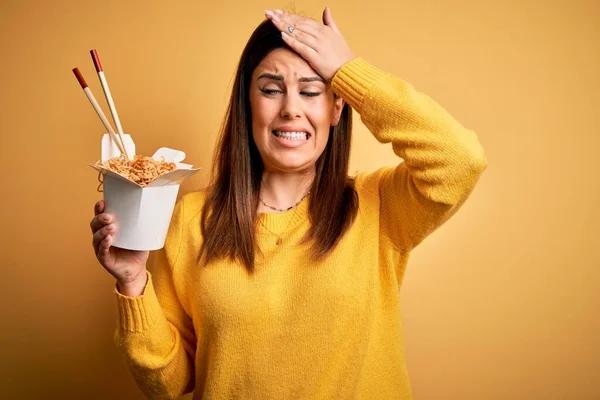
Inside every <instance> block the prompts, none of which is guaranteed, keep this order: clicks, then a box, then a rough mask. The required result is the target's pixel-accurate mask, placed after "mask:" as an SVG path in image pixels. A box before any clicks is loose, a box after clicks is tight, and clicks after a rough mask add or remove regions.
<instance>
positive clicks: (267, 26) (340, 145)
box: [200, 20, 358, 272]
mask: <svg viewBox="0 0 600 400" xmlns="http://www.w3.org/2000/svg"><path fill="white" fill-rule="evenodd" d="M278 48H288V49H289V47H288V46H287V45H286V44H285V42H284V41H283V40H282V39H281V34H280V32H279V30H277V28H276V27H274V26H273V24H272V23H271V21H269V20H266V21H264V22H263V23H261V24H260V25H259V26H258V27H257V28H256V30H255V31H254V32H253V34H252V36H251V37H250V40H248V43H247V44H246V47H245V49H244V51H243V53H242V56H241V58H240V62H239V65H238V68H237V72H236V76H235V81H234V84H233V89H232V92H231V98H230V100H229V106H228V107H227V111H226V113H225V118H224V120H223V125H222V127H221V134H220V137H219V141H218V144H217V148H216V151H215V155H214V160H213V175H212V182H211V185H210V187H209V189H208V193H207V197H206V202H205V204H204V208H203V210H202V219H201V229H202V235H203V237H204V242H203V244H202V249H201V251H200V259H201V260H202V261H203V263H205V264H208V263H209V262H210V261H212V260H216V259H221V258H225V257H226V258H229V259H231V260H238V261H240V262H241V263H242V264H244V266H245V267H246V268H247V269H248V271H250V272H252V271H253V266H254V259H255V254H256V250H257V249H256V223H257V221H258V219H257V209H258V201H259V194H260V185H261V179H262V174H263V168H264V167H263V162H262V159H261V157H260V153H259V152H258V148H257V147H256V144H255V143H254V139H253V137H252V115H251V111H250V95H249V89H250V83H251V79H252V73H253V72H254V69H255V68H256V67H257V66H258V64H259V63H260V62H261V61H262V60H263V58H265V57H266V56H267V54H269V53H270V52H271V51H273V50H275V49H278ZM351 140H352V109H351V107H350V106H348V104H346V105H344V108H343V110H342V115H341V118H340V121H339V123H338V124H337V126H335V127H331V128H330V131H329V140H328V142H327V147H326V148H325V150H324V151H323V154H322V155H321V156H320V157H319V159H318V160H317V162H316V176H315V179H314V181H313V183H312V187H311V195H310V197H309V199H315V200H309V206H308V207H309V218H310V222H311V227H310V229H309V231H308V232H307V234H306V237H305V238H304V241H305V242H309V241H312V242H313V243H312V247H311V256H312V257H313V258H314V259H320V258H322V257H324V256H326V255H327V254H328V253H329V252H330V251H331V250H332V249H333V248H334V247H335V245H336V244H337V243H338V241H339V240H340V238H341V237H342V236H343V234H344V233H345V232H346V231H347V230H348V229H349V228H350V226H352V223H353V221H354V219H355V218H356V214H357V213H358V195H357V193H356V191H355V190H354V183H353V181H352V180H351V179H349V178H348V163H349V158H350V143H351Z"/></svg>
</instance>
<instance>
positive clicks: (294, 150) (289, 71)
mask: <svg viewBox="0 0 600 400" xmlns="http://www.w3.org/2000/svg"><path fill="white" fill-rule="evenodd" d="M343 106H344V103H343V100H342V99H339V98H338V99H336V98H334V96H333V92H332V90H331V87H330V86H329V85H328V84H326V83H325V82H324V81H323V79H322V78H321V77H319V75H317V73H316V72H315V71H314V70H313V69H312V68H311V66H310V65H309V64H308V63H307V62H306V61H305V60H304V59H303V58H302V57H300V56H299V55H298V54H296V53H294V52H293V51H291V50H288V49H276V50H273V51H272V52H271V53H269V54H268V55H267V56H266V57H265V58H264V59H263V60H262V61H261V63H260V64H259V65H258V66H257V67H256V69H255V70H254V72H253V73H252V82H251V84H250V107H251V111H252V136H253V138H254V142H255V143H256V147H257V148H258V151H259V152H260V155H261V157H262V160H263V164H264V166H265V170H266V171H269V172H299V171H306V170H307V169H310V168H314V166H315V163H316V161H317V159H318V158H319V156H320V155H321V154H322V153H323V151H324V149H325V146H326V145H327V140H328V139H329V128H330V126H333V125H337V123H338V122H339V120H340V115H341V112H342V108H343Z"/></svg>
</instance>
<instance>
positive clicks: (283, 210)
mask: <svg viewBox="0 0 600 400" xmlns="http://www.w3.org/2000/svg"><path fill="white" fill-rule="evenodd" d="M309 194H310V190H309V191H308V192H306V194H305V195H304V196H302V198H301V199H300V200H298V201H297V202H296V204H294V205H293V206H290V207H288V208H277V207H274V206H270V205H268V204H267V203H265V201H264V200H263V199H262V197H260V196H258V198H259V200H260V202H261V203H263V205H264V206H265V207H269V208H270V209H271V210H275V211H279V212H286V211H290V210H291V209H292V208H294V207H297V206H298V204H300V203H302V200H304V199H305V198H306V197H307V196H308V195H309Z"/></svg>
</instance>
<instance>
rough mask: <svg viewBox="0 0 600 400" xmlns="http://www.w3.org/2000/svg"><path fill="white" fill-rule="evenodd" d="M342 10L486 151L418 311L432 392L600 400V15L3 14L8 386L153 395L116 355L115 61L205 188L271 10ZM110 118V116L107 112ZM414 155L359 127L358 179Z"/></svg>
mask: <svg viewBox="0 0 600 400" xmlns="http://www.w3.org/2000/svg"><path fill="white" fill-rule="evenodd" d="M325 5H329V6H330V8H331V9H332V12H333V16H334V18H335V19H336V21H337V23H338V26H339V27H340V29H341V30H342V32H343V33H344V34H345V37H346V39H347V40H348V42H349V43H350V44H351V47H352V49H353V50H354V52H355V54H356V55H360V56H362V57H364V58H365V59H367V60H368V61H370V62H372V63H374V64H375V65H377V66H378V67H380V68H382V69H384V70H386V71H389V72H391V73H393V74H395V75H397V76H399V77H401V78H403V79H405V80H408V81H409V82H411V83H413V84H414V85H415V86H416V87H417V88H418V89H420V90H421V91H423V92H425V93H427V94H429V95H430V96H432V97H433V98H434V99H436V100H437V101H438V102H440V103H441V104H442V105H443V106H444V107H445V108H446V109H447V110H448V111H450V112H451V113H452V114H453V115H454V116H455V117H456V118H457V119H458V120H460V121H461V122H462V123H463V124H464V125H465V126H467V127H470V128H472V129H474V130H475V131H476V132H477V133H478V135H479V138H480V140H481V142H482V144H483V145H484V147H485V150H486V154H487V156H488V159H489V167H488V169H487V171H486V172H485V173H484V175H483V178H482V179H481V181H480V184H479V185H478V187H477V189H476V190H475V192H474V194H473V195H472V197H471V199H470V200H469V201H468V202H467V203H466V205H465V207H464V209H463V210H461V211H460V212H459V213H458V215H457V216H456V217H454V218H453V219H452V220H451V221H449V222H448V223H447V224H446V225H445V226H443V227H442V228H441V229H440V230H439V231H437V232H436V233H434V234H433V235H432V236H431V237H430V238H429V239H428V240H427V241H425V242H424V243H423V244H422V245H421V246H420V247H419V248H417V250H416V251H415V252H414V254H413V257H412V259H411V262H410V263H409V268H408V271H407V275H406V279H405V282H404V286H403V288H402V293H401V298H402V301H403V315H402V318H403V322H404V327H405V339H406V352H407V359H408V368H409V372H410V375H411V378H412V383H413V387H414V394H415V398H416V399H434V398H435V399H473V400H475V399H553V398H555V399H559V398H560V399H592V398H599V397H600V386H599V385H598V383H597V381H596V379H597V378H598V376H599V374H600V319H599V318H598V315H599V314H598V310H597V308H598V305H599V303H600V302H599V295H598V293H599V291H600V249H599V248H600V243H599V240H598V233H597V229H598V222H600V221H599V219H600V218H599V215H600V213H599V211H598V203H599V193H600V188H599V185H600V183H599V182H600V179H599V178H598V172H599V171H600V169H599V162H598V151H599V150H600V132H599V129H598V115H599V101H598V93H600V80H599V79H598V74H599V73H600V56H599V52H598V49H599V48H600V47H599V40H598V39H599V38H600V24H599V23H598V21H600V3H598V2H597V1H595V0H589V1H583V0H569V1H566V0H565V1H519V2H517V1H480V0H462V1H459V0H455V1H417V0H414V1H408V0H401V1H398V0H396V1H389V0H370V1H360V2H359V1H346V0H332V1H331V2H329V3H328V4H324V3H322V2H318V1H315V0H306V1H303V0H298V1H296V2H287V3H286V2H284V3H281V4H277V3H271V2H265V1H262V0H260V1H253V2H246V1H241V0H238V1H227V0H225V1H217V2H202V1H173V2H171V3H169V2H157V3H152V2H147V1H144V2H142V1H140V2H133V1H123V2H121V1H114V0H110V1H93V2H92V1H67V0H57V1H17V0H12V1H11V0H1V1H0V77H1V79H0V83H1V88H0V113H1V118H0V132H1V146H0V163H1V166H0V174H1V175H0V176H1V180H0V183H1V185H2V186H1V187H2V189H1V190H2V194H1V196H0V198H1V201H2V204H1V205H0V218H1V219H0V222H1V225H0V226H1V231H0V232H1V233H0V235H1V240H0V243H1V244H0V245H1V253H0V254H1V257H2V266H1V271H2V276H1V277H0V285H1V286H0V293H1V295H2V300H1V301H0V310H1V314H0V318H1V321H2V329H1V330H0V343H2V345H1V348H2V350H1V355H0V360H1V361H0V363H1V367H2V370H1V371H0V377H1V378H0V379H1V380H2V381H1V382H0V392H1V393H0V394H1V395H2V396H1V397H3V398H23V399H25V398H63V399H66V398H86V399H109V398H110V399H113V398H114V399H141V398H143V396H142V395H141V393H140V392H139V390H138V389H137V388H136V387H135V385H134V383H133V381H132V380H131V379H130V378H129V376H128V373H127V372H126V369H125V367H124V364H123V362H122V360H121V358H120V356H119V354H118V353H117V352H116V350H115V348H114V346H113V343H112V334H113V330H114V327H115V315H116V307H115V300H114V297H113V293H112V288H113V280H112V279H111V277H110V276H109V275H108V274H107V273H106V272H105V271H103V269H102V268H101V267H100V266H99V265H98V264H97V262H96V260H95V258H94V255H93V251H92V248H91V235H90V231H89V226H88V223H89V220H90V219H91V217H92V206H93V204H94V202H95V201H96V200H97V199H98V198H99V194H98V193H97V192H96V184H97V182H96V173H95V172H94V171H93V170H92V169H91V168H90V167H88V166H86V163H88V162H94V161H96V160H97V159H98V157H99V150H100V139H101V135H102V133H103V128H102V126H101V124H100V122H99V120H98V118H97V117H96V115H95V114H94V112H93V110H92V108H91V106H90V104H89V102H88V100H87V99H86V98H85V96H84V94H83V92H82V90H81V89H80V87H79V86H78V84H77V82H76V80H75V78H74V76H73V74H72V73H71V69H72V68H73V67H75V66H78V67H79V68H80V69H81V71H82V72H83V73H84V76H85V77H86V79H87V81H88V83H89V84H90V86H91V88H92V90H93V91H94V93H95V95H96V97H97V98H98V100H99V101H100V102H101V104H102V105H103V106H104V105H105V104H106V103H105V101H104V98H103V95H102V92H101V89H100V86H99V83H98V79H97V76H96V75H95V73H94V69H93V64H92V61H91V59H90V56H89V50H90V49H92V48H96V49H98V52H99V54H100V57H101V60H102V63H103V65H104V67H105V70H106V75H107V78H108V81H109V83H110V85H111V89H112V93H113V96H114V99H115V102H116V105H117V108H118V110H119V114H120V117H121V121H122V122H123V126H124V128H125V130H126V131H127V132H129V133H132V134H133V135H134V138H135V140H136V142H137V145H138V150H139V151H138V152H139V153H144V154H148V155H150V154H152V153H153V152H154V150H155V149H156V148H158V147H161V146H168V147H172V148H175V149H182V150H184V151H185V152H186V153H187V159H186V160H187V161H188V162H190V163H193V164H195V165H197V166H200V167H202V168H203V171H201V172H200V173H198V174H197V175H196V176H195V177H194V178H192V179H190V180H189V181H187V182H186V183H185V185H184V186H183V187H182V193H184V192H187V191H190V190H193V189H195V188H198V187H201V186H204V185H205V184H206V183H207V177H208V171H209V169H210V166H211V159H212V152H213V149H214V144H215V137H216V134H217V132H218V128H219V124H220V122H221V118H222V115H223V112H224V109H225V106H226V102H227V99H228V96H229V89H230V85H231V79H232V77H233V72H234V68H235V66H236V62H237V60H238V58H239V55H240V53H241V50H242V48H243V46H244V44H245V42H246V40H247V39H248V37H249V35H250V33H251V32H252V30H253V29H254V28H255V26H256V25H257V24H258V23H260V21H261V20H262V19H263V10H264V9H265V8H271V9H273V8H276V7H284V8H287V9H290V8H295V9H296V10H297V11H300V12H302V13H304V14H307V15H311V16H319V15H320V12H321V10H322V8H323V7H324V6H325ZM104 109H105V111H107V107H106V106H104ZM396 162H397V160H396V158H395V156H394V155H393V153H392V150H391V148H390V146H385V145H380V144H379V143H377V141H376V140H375V139H374V138H373V137H372V136H370V134H369V132H368V131H367V130H366V129H365V128H364V126H362V125H357V128H356V131H355V141H354V148H353V155H352V170H353V171H356V170H358V169H374V168H378V167H381V166H384V165H389V164H394V163H396Z"/></svg>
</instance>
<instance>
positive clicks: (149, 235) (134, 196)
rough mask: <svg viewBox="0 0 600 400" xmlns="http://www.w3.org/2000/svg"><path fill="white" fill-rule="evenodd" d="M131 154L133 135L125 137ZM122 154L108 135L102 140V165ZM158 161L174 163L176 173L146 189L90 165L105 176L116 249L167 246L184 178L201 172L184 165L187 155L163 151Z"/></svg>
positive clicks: (98, 166)
mask: <svg viewBox="0 0 600 400" xmlns="http://www.w3.org/2000/svg"><path fill="white" fill-rule="evenodd" d="M124 139H125V143H124V145H125V147H126V149H127V152H128V154H132V155H133V154H136V152H135V144H134V143H133V140H132V139H131V136H130V135H124ZM119 154H120V153H119V150H118V149H117V147H116V145H115V144H114V143H113V142H112V141H111V140H110V136H109V135H108V134H105V135H104V137H103V138H102V161H103V162H104V161H107V160H109V159H111V158H114V157H117V156H119ZM152 158H154V159H155V160H157V161H167V162H173V163H175V165H176V169H175V170H173V171H170V172H167V173H165V174H163V175H161V176H159V177H158V178H157V179H156V180H154V181H153V182H150V183H149V184H148V185H147V186H144V187H142V186H140V185H138V184H137V183H135V182H133V181H132V180H130V179H127V178H125V177H124V176H122V175H119V174H118V173H116V172H114V171H111V170H109V169H107V168H105V167H103V166H100V165H96V164H89V165H90V166H91V167H92V168H94V169H95V170H97V171H99V172H100V173H102V175H103V182H104V183H103V186H104V201H105V204H106V206H105V212H107V213H109V214H112V215H113V217H114V218H115V222H114V223H115V225H116V228H117V230H116V233H114V234H113V246H115V247H119V248H123V249H128V250H157V249H160V248H162V247H163V246H164V244H165V239H166V237H167V231H168V229H169V224H170V223H171V216H172V215H173V209H174V207H175V202H176V201H177V193H178V192H179V186H180V185H181V183H182V182H183V180H184V179H185V178H187V177H188V176H191V175H193V174H195V173H196V172H198V171H199V168H193V167H192V165H189V164H183V163H182V161H183V160H184V159H185V153H184V152H182V151H178V150H173V149H169V148H166V147H162V148H160V149H158V150H157V151H156V153H154V155H153V156H152Z"/></svg>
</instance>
